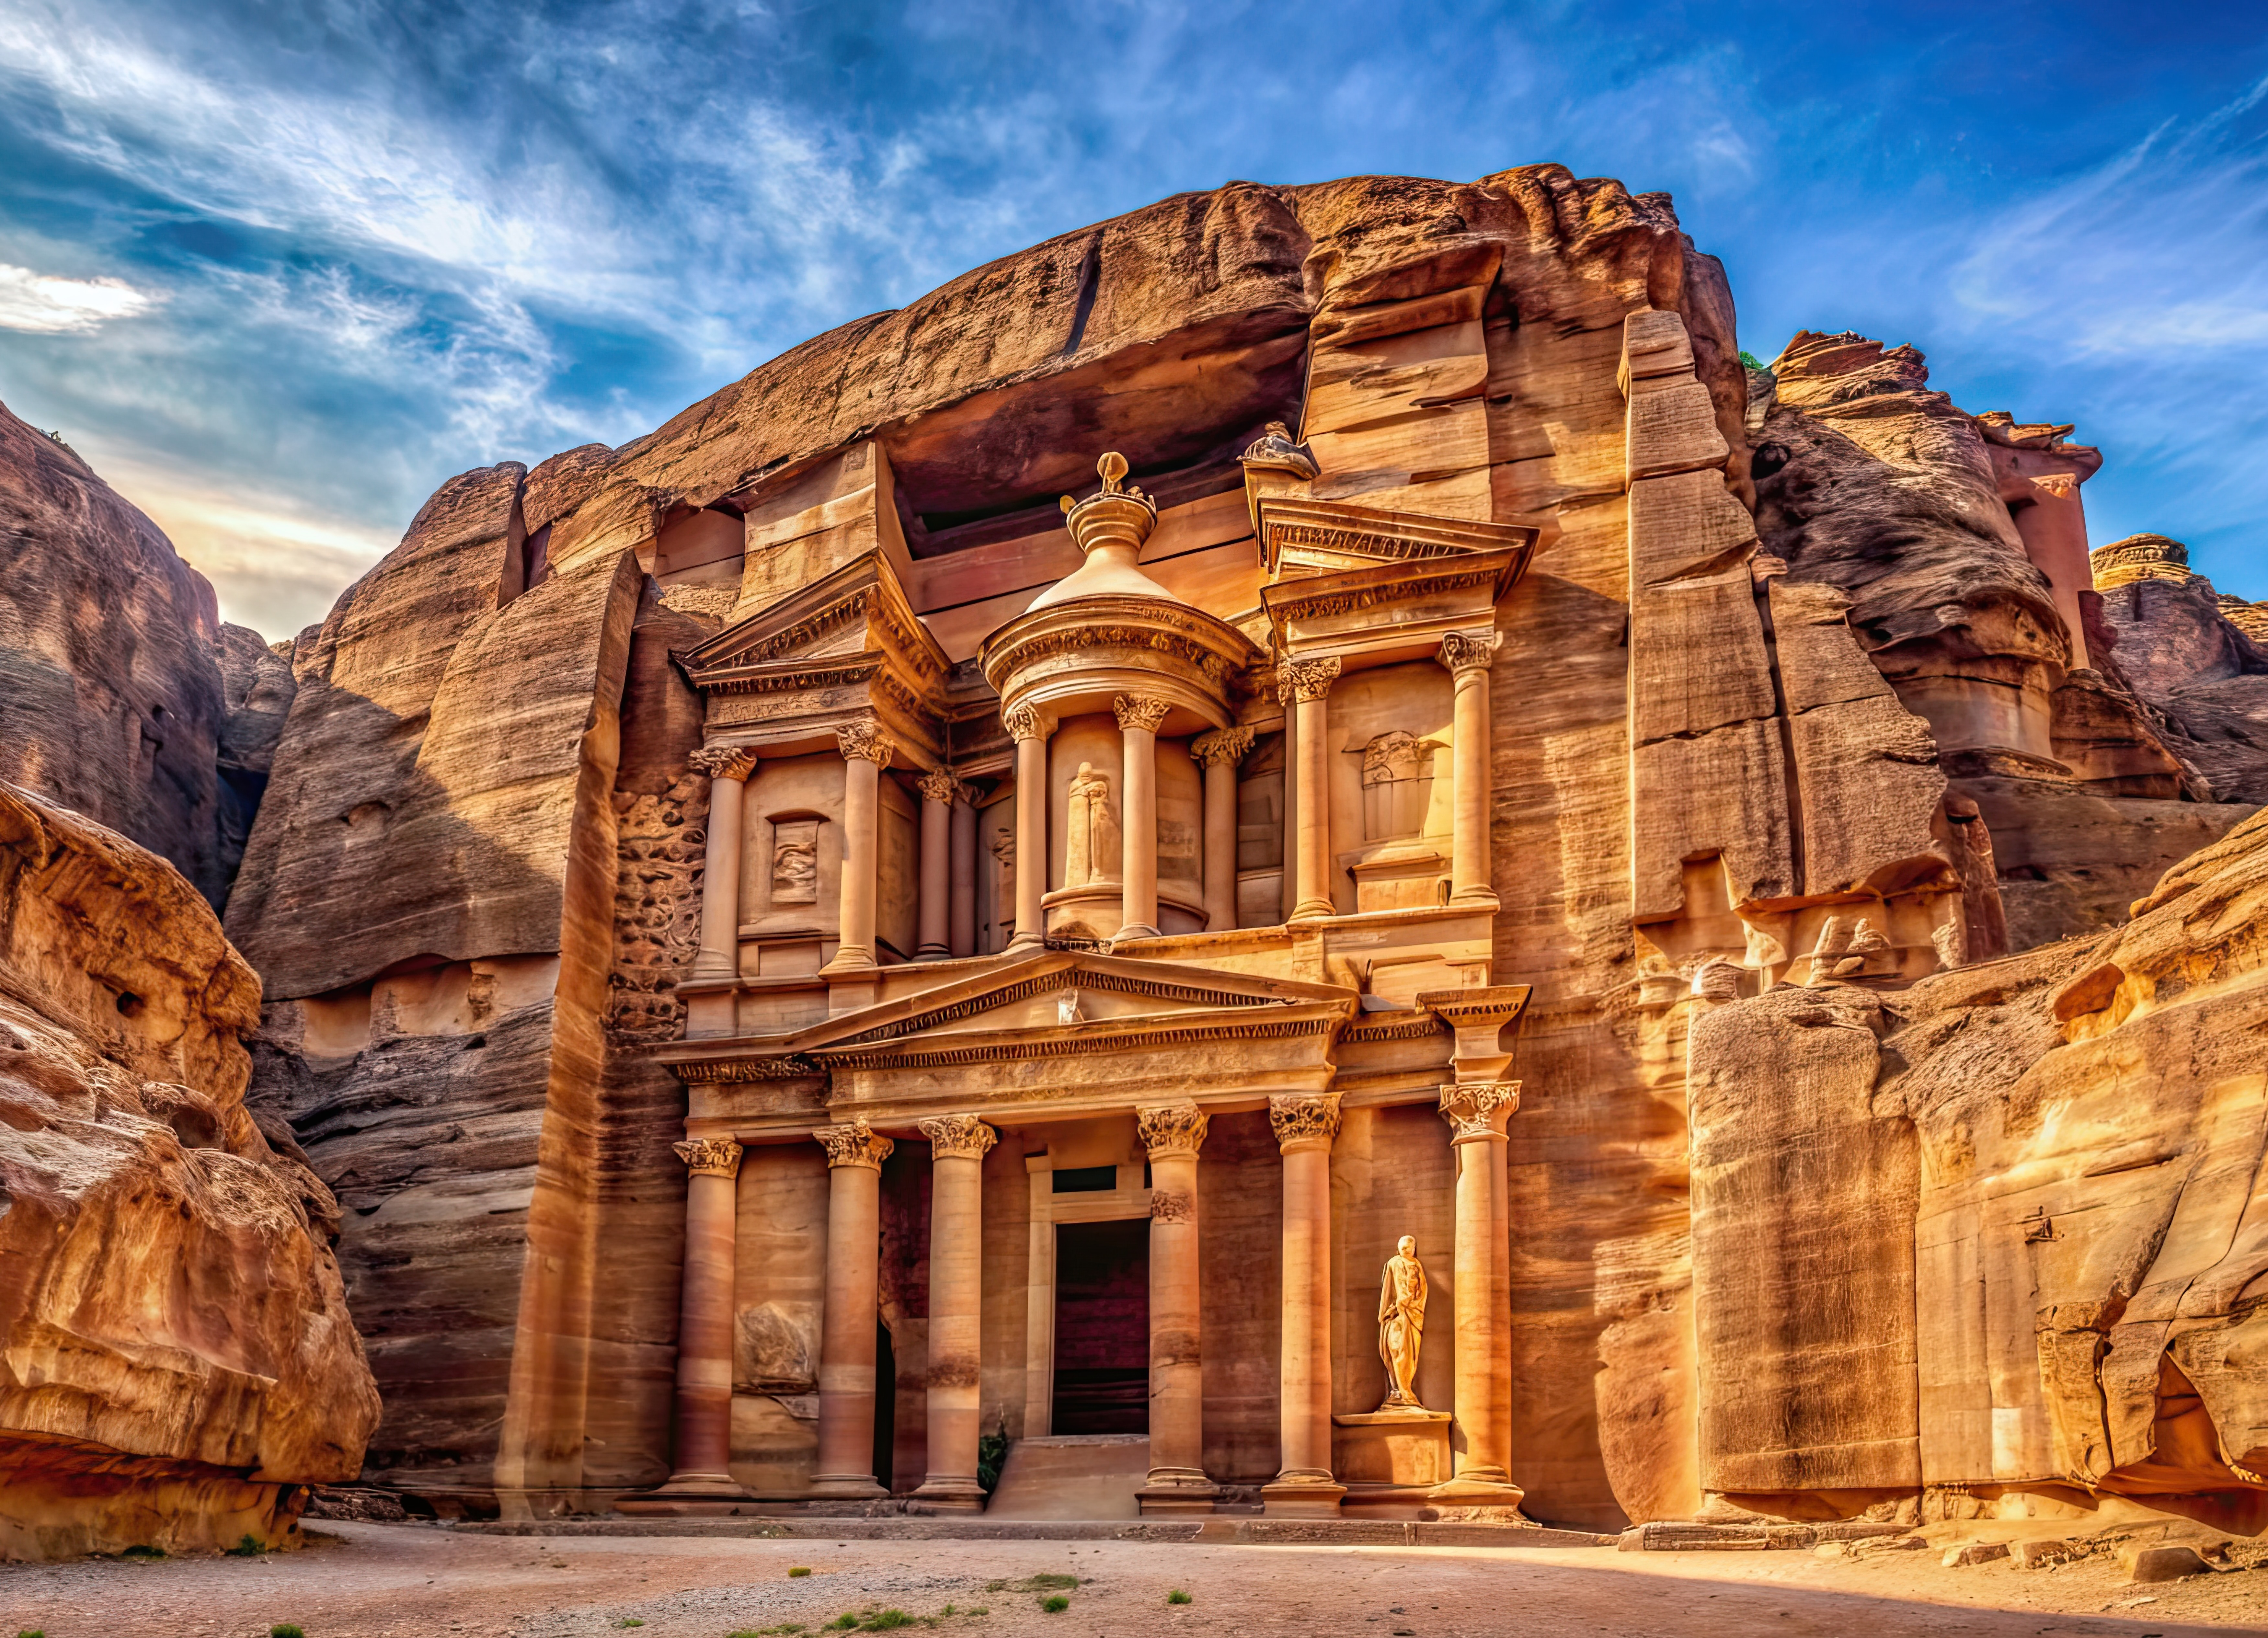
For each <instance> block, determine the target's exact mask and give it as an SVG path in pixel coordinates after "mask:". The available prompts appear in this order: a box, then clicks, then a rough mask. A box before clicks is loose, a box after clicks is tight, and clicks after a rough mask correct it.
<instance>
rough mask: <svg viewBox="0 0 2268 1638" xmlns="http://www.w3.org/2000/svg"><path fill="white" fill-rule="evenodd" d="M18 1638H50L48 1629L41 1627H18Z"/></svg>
mask: <svg viewBox="0 0 2268 1638" xmlns="http://www.w3.org/2000/svg"><path fill="white" fill-rule="evenodd" d="M16 1638H48V1634H47V1629H46V1628H45V1627H18V1628H17V1629H16Z"/></svg>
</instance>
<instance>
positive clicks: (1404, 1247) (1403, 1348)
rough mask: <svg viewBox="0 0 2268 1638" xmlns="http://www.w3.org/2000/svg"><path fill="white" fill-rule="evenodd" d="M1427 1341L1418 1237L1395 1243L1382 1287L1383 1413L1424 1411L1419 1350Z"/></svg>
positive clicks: (1383, 1275) (1379, 1348) (1380, 1351)
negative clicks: (1384, 1375)
mask: <svg viewBox="0 0 2268 1638" xmlns="http://www.w3.org/2000/svg"><path fill="white" fill-rule="evenodd" d="M1424 1341H1425V1265H1424V1264H1423V1263H1420V1262H1419V1261H1418V1236H1416V1235H1410V1234H1405V1235H1403V1236H1402V1237H1401V1238H1400V1239H1399V1240H1397V1241H1395V1243H1394V1255H1393V1256H1392V1257H1390V1258H1388V1259H1387V1263H1386V1269H1385V1272H1384V1273H1383V1274H1381V1276H1380V1279H1379V1284H1378V1357H1379V1358H1380V1359H1381V1360H1383V1361H1385V1362H1386V1398H1385V1401H1384V1402H1383V1403H1382V1404H1381V1405H1380V1406H1379V1407H1378V1408H1379V1409H1380V1410H1381V1411H1393V1410H1407V1411H1422V1410H1424V1409H1425V1406H1422V1405H1420V1404H1419V1403H1418V1391H1417V1388H1416V1387H1415V1385H1414V1384H1415V1383H1416V1382H1417V1380H1418V1345H1419V1344H1420V1343H1422V1342H1424Z"/></svg>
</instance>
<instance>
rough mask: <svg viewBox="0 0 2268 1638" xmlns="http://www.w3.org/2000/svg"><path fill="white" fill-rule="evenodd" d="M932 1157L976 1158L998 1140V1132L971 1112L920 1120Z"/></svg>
mask: <svg viewBox="0 0 2268 1638" xmlns="http://www.w3.org/2000/svg"><path fill="white" fill-rule="evenodd" d="M919 1125H920V1126H921V1134H922V1136H924V1137H925V1138H927V1139H928V1140H929V1152H930V1158H931V1159H932V1160H976V1161H981V1160H983V1158H984V1155H985V1152H986V1151H987V1150H988V1149H990V1147H992V1146H993V1145H994V1144H995V1143H998V1141H999V1140H1000V1134H999V1133H997V1132H995V1131H993V1130H992V1128H991V1127H990V1126H988V1125H985V1124H984V1123H983V1121H981V1120H979V1119H978V1118H976V1116H974V1115H940V1116H939V1117H938V1118H936V1119H935V1120H924V1121H922V1122H920V1123H919Z"/></svg>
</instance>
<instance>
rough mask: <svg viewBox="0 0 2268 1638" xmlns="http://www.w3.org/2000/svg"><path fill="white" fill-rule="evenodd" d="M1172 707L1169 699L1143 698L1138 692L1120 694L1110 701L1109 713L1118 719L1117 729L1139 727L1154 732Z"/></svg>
mask: <svg viewBox="0 0 2268 1638" xmlns="http://www.w3.org/2000/svg"><path fill="white" fill-rule="evenodd" d="M1172 709H1173V705H1172V702H1171V701H1168V700H1162V699H1145V698H1144V697H1142V696H1141V695H1139V694H1121V695H1120V696H1118V697H1117V698H1116V699H1114V700H1112V701H1111V702H1110V714H1111V715H1112V716H1114V717H1116V718H1117V719H1118V731H1119V732H1120V733H1121V734H1123V733H1125V732H1126V731H1127V730H1128V729H1130V728H1139V729H1141V730H1142V731H1143V732H1144V733H1145V734H1155V733H1156V732H1157V731H1158V725H1159V724H1160V723H1161V722H1163V721H1164V720H1165V719H1166V713H1167V712H1168V711H1170V710H1172Z"/></svg>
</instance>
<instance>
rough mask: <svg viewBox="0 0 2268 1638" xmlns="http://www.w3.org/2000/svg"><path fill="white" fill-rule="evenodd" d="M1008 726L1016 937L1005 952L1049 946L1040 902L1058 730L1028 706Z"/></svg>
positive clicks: (1045, 884)
mask: <svg viewBox="0 0 2268 1638" xmlns="http://www.w3.org/2000/svg"><path fill="white" fill-rule="evenodd" d="M1006 721H1007V725H1008V734H1009V736H1010V737H1011V738H1013V740H1014V741H1015V742H1016V935H1015V937H1013V939H1011V940H1009V941H1008V948H1010V949H1012V950H1014V949H1036V948H1039V947H1040V946H1041V945H1042V944H1044V943H1045V942H1046V941H1047V911H1046V909H1045V907H1044V906H1043V905H1042V904H1041V903H1040V901H1041V899H1042V898H1043V897H1044V896H1046V894H1047V890H1048V736H1049V734H1053V733H1054V732H1055V728H1056V725H1055V723H1054V722H1053V720H1051V719H1049V718H1048V717H1046V716H1045V715H1043V714H1042V713H1041V712H1038V711H1035V710H1034V709H1033V708H1032V707H1031V706H1029V705H1019V706H1017V707H1016V708H1015V709H1014V710H1013V711H1011V712H1009V713H1008V715H1007V718H1006Z"/></svg>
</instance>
